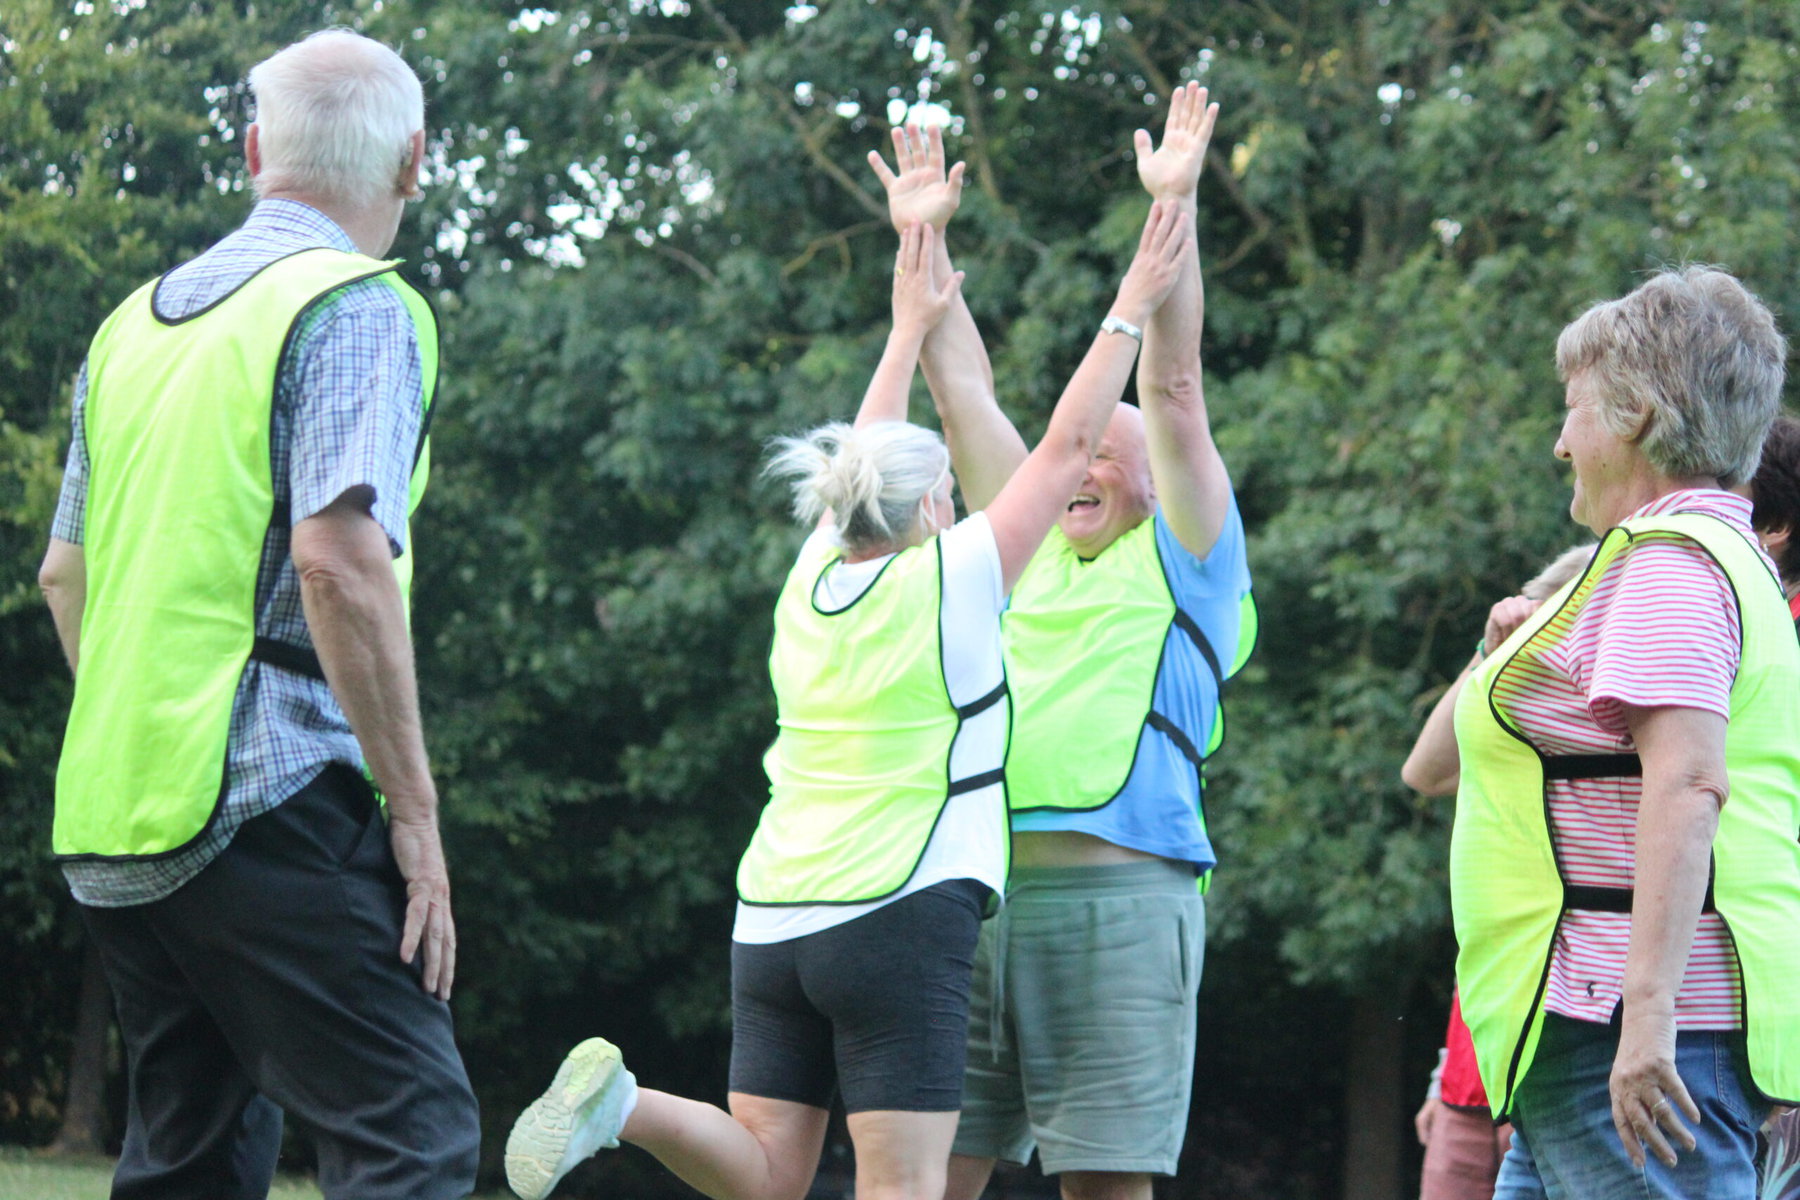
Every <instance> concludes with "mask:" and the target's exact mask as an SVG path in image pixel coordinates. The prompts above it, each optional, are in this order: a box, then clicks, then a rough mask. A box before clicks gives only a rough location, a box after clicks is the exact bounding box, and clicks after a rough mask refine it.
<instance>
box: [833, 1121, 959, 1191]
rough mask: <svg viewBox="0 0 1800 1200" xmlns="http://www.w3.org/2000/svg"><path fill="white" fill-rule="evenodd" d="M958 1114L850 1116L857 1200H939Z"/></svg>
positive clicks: (954, 1135)
mask: <svg viewBox="0 0 1800 1200" xmlns="http://www.w3.org/2000/svg"><path fill="white" fill-rule="evenodd" d="M961 1115H962V1114H961V1113H957V1112H936V1113H920V1112H859V1113H851V1114H850V1142H851V1144H852V1145H854V1146H855V1147H856V1200H940V1197H942V1196H943V1194H944V1182H945V1168H946V1165H947V1164H948V1162H949V1159H950V1143H951V1141H952V1140H953V1139H954V1138H955V1137H956V1122H957V1118H959V1117H960V1116H961Z"/></svg>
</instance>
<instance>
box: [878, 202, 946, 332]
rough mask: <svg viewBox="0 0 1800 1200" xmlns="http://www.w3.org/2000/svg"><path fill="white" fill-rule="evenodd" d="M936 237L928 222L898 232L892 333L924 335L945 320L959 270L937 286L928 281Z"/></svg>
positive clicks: (929, 279) (909, 226)
mask: <svg viewBox="0 0 1800 1200" xmlns="http://www.w3.org/2000/svg"><path fill="white" fill-rule="evenodd" d="M936 237H937V233H936V231H935V230H933V229H932V228H931V226H929V225H921V224H912V225H908V226H907V227H906V228H905V229H904V230H902V231H901V233H900V250H899V253H897V254H895V255H894V332H895V333H898V334H901V335H903V336H908V335H910V336H916V337H920V338H923V337H924V336H925V334H926V333H927V332H928V331H929V330H931V329H933V328H934V327H936V325H937V323H938V322H939V321H942V320H943V319H944V314H945V313H947V312H949V311H950V305H951V304H952V303H953V302H954V301H955V299H956V293H957V291H958V290H959V289H960V288H961V287H962V281H963V273H962V272H961V271H958V272H956V274H954V275H952V276H950V278H949V279H947V280H945V281H944V286H943V287H942V288H941V289H940V288H936V287H933V286H932V281H931V262H932V257H931V256H932V246H933V243H934V240H935V239H936Z"/></svg>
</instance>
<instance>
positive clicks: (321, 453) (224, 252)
mask: <svg viewBox="0 0 1800 1200" xmlns="http://www.w3.org/2000/svg"><path fill="white" fill-rule="evenodd" d="M317 246H329V247H333V248H335V249H339V250H355V249H356V247H355V245H354V244H353V243H352V242H351V240H350V238H349V236H348V235H347V234H345V232H344V231H343V230H342V229H340V228H339V227H338V226H337V224H336V223H335V222H333V221H332V220H331V219H330V218H328V217H326V216H325V215H324V214H323V213H321V212H319V211H318V210H317V209H314V208H311V207H309V206H308V205H305V204H301V203H298V202H296V201H292V200H267V201H264V202H262V203H261V204H258V205H257V206H256V207H255V209H253V210H252V211H251V213H250V218H249V220H247V221H245V222H244V224H243V226H242V227H241V228H239V229H238V230H236V231H235V232H233V233H232V234H230V235H229V236H227V237H226V238H225V239H224V240H223V241H221V242H219V243H218V244H217V245H215V246H213V247H212V248H211V249H210V250H208V251H206V252H205V253H204V254H202V255H200V257H198V258H196V259H194V260H193V261H191V262H188V263H185V264H183V265H182V266H180V267H177V268H176V269H175V270H174V271H172V272H170V273H169V275H168V277H167V281H166V283H165V284H164V286H163V287H162V289H161V292H160V294H159V297H158V310H159V311H160V312H161V314H162V315H163V316H167V317H183V316H187V315H189V314H191V313H194V312H196V311H198V310H200V309H202V308H204V307H206V306H207V305H209V304H212V303H215V302H217V301H218V300H220V299H222V298H224V296H225V295H226V294H227V293H229V292H231V291H233V290H235V289H236V288H238V287H240V286H242V285H243V283H244V282H245V281H246V280H248V279H249V278H250V277H251V276H252V275H254V274H255V273H256V272H257V271H259V270H261V269H262V268H264V267H266V266H268V265H269V264H270V263H272V262H274V261H275V260H276V259H278V258H282V257H284V256H286V255H289V254H293V253H295V252H296V251H299V250H306V249H311V248H313V247H317ZM420 370H421V368H420V361H419V347H418V341H417V335H416V332H415V330H414V328H413V323H412V317H411V315H410V314H409V313H408V312H407V310H406V305H405V304H404V302H402V301H401V299H400V298H399V297H398V296H397V295H395V293H394V290H393V289H392V288H391V287H389V286H387V285H386V284H385V283H382V282H380V281H364V282H362V283H356V284H352V285H350V286H349V287H346V288H344V289H342V290H340V291H339V292H337V293H335V294H334V295H332V296H330V297H329V298H327V299H326V300H325V301H323V302H322V303H320V304H319V305H317V306H315V307H314V309H313V310H312V312H311V313H310V314H308V316H307V317H306V319H305V320H304V321H303V322H302V324H301V326H300V328H299V329H298V330H297V331H296V332H295V336H294V338H293V340H292V343H291V344H290V345H289V347H288V350H287V353H286V355H285V356H284V357H283V358H282V360H281V364H280V367H279V368H278V374H277V378H276V384H275V407H274V413H273V416H272V419H271V422H270V434H271V444H270V459H271V463H272V466H273V470H274V482H275V499H276V502H277V504H278V505H279V503H280V502H282V501H284V500H285V501H286V502H287V504H288V511H289V519H290V521H292V522H299V521H303V520H305V519H306V518H307V517H310V516H312V515H313V514H315V513H317V512H319V511H320V510H321V509H323V508H325V507H326V506H327V505H329V504H330V503H331V502H332V501H334V500H336V499H337V498H338V497H339V496H342V495H343V494H344V493H345V492H347V491H350V490H351V489H353V488H366V489H368V490H369V492H370V493H372V494H373V495H374V497H375V503H374V517H375V519H376V520H377V521H378V522H380V524H381V527H382V528H383V529H384V530H386V531H387V536H388V541H389V542H390V543H391V544H392V549H393V551H394V553H395V554H396V555H397V554H399V553H400V550H401V548H402V547H403V546H404V545H405V541H406V500H407V490H408V486H409V483H410V479H411V476H412V468H413V453H414V450H415V448H416V446H417V443H418V437H419V417H420V413H419V387H420ZM86 400H87V372H86V368H85V367H84V368H83V370H82V374H81V376H80V377H79V379H78V380H77V381H76V385H75V419H74V426H75V435H74V441H73V442H72V444H71V445H70V447H69V462H68V467H67V469H66V471H65V473H64V475H63V488H62V498H61V500H60V502H59V503H58V505H57V509H56V520H55V523H54V524H53V525H52V527H51V536H53V537H56V538H60V539H62V540H63V541H67V542H77V543H79V542H80V541H81V540H82V529H83V525H84V522H85V519H86V513H87V481H88V457H87V443H86V439H85V438H84V436H83V432H82V409H83V406H84V405H85V403H86ZM171 466H172V468H173V469H178V467H175V465H174V464H171ZM289 540H290V531H289V528H288V527H284V526H277V527H276V528H273V529H271V530H270V531H269V536H268V538H267V539H266V540H265V542H264V543H263V553H262V564H261V567H260V568H259V570H258V574H257V583H256V632H257V633H258V634H259V635H260V636H263V637H268V638H274V639H276V640H277V641H282V642H289V643H292V644H294V645H299V646H311V645H312V638H311V636H310V635H309V634H308V632H307V628H306V616H305V614H304V613H303V612H302V611H301V607H300V583H299V580H298V578H297V577H296V575H295V572H294V564H293V561H292V559H290V558H289V556H288V543H289ZM362 761H363V759H362V753H361V751H360V750H359V749H358V747H357V744H356V738H355V737H354V736H352V734H351V732H350V724H349V722H348V721H346V720H345V719H344V713H343V710H342V709H340V708H339V707H338V704H337V701H336V700H335V699H334V698H333V697H332V695H331V689H330V688H328V687H327V686H326V685H325V684H323V683H321V682H319V681H317V680H314V679H310V678H308V677H306V676H304V675H297V674H294V673H293V672H290V671H284V670H281V669H280V668H276V667H270V666H266V665H264V664H261V663H256V662H252V663H250V664H249V667H248V669H247V670H246V671H245V672H244V677H243V679H242V681H241V682H240V683H239V684H238V690H237V697H236V699H235V700H234V701H233V702H232V709H231V732H230V735H229V738H228V741H227V745H226V751H225V773H226V789H225V798H224V804H223V807H222V809H221V810H220V812H219V814H218V818H217V819H216V820H215V821H214V822H213V824H212V826H211V828H209V829H208V830H207V831H206V833H205V834H204V835H203V836H202V837H201V838H200V840H199V841H197V842H195V843H194V844H193V845H191V846H189V847H188V848H187V849H185V850H183V851H180V852H179V853H176V854H172V855H170V856H168V857H166V858H159V859H149V860H140V861H131V862H98V861H73V862H65V863H64V864H63V873H64V875H66V876H67V877H68V880H69V886H70V889H71V890H72V891H73V892H74V893H75V898H76V899H77V900H79V901H80V902H81V903H83V904H91V905H95V906H98V907H103V908H115V907H120V906H123V905H129V904H146V903H149V902H150V901H152V900H160V899H161V898H162V897H164V896H167V895H168V894H169V893H171V892H173V891H174V890H175V889H176V888H178V887H180V886H181V885H182V884H184V883H186V882H187V881H188V880H189V879H192V878H193V877H194V876H195V875H197V874H198V873H199V872H200V870H201V868H203V867H204V866H206V864H207V863H209V862H211V861H212V860H213V859H214V858H216V857H217V856H218V854H219V852H220V851H221V850H223V849H224V848H225V847H226V845H227V844H228V843H229V842H230V841H231V839H232V836H233V835H234V834H236V833H237V831H238V829H239V827H240V826H242V825H243V823H244V822H245V821H247V820H249V819H250V818H251V817H254V816H258V815H260V814H262V813H265V812H268V811H269V810H270V809H272V808H274V807H275V806H276V805H277V804H280V803H281V802H282V801H283V800H285V799H287V798H288V797H289V796H291V795H293V794H294V793H295V792H297V791H299V790H300V789H301V788H303V787H305V786H306V785H307V784H308V783H310V782H311V781H312V779H313V777H314V776H316V775H317V774H318V773H319V772H320V771H321V770H323V769H324V767H325V766H326V765H327V764H329V763H333V762H341V763H347V764H349V765H351V766H354V767H361V766H362Z"/></svg>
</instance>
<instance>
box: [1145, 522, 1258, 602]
mask: <svg viewBox="0 0 1800 1200" xmlns="http://www.w3.org/2000/svg"><path fill="white" fill-rule="evenodd" d="M1156 548H1157V552H1158V553H1159V554H1160V555H1161V556H1162V562H1163V571H1164V573H1165V574H1166V575H1167V576H1168V579H1169V589H1170V591H1171V592H1173V593H1174V596H1175V602H1176V603H1177V604H1179V605H1181V606H1182V607H1183V608H1191V607H1193V606H1195V605H1197V604H1199V603H1201V602H1202V601H1205V600H1208V599H1215V598H1216V599H1223V600H1229V601H1230V602H1232V603H1234V604H1235V603H1236V602H1237V600H1238V599H1239V597H1241V596H1242V595H1243V594H1244V593H1245V592H1246V591H1248V590H1249V589H1250V567H1249V564H1248V563H1247V562H1246V561H1245V554H1244V519H1243V517H1242V516H1241V515H1240V514H1239V513H1238V506H1237V497H1236V496H1235V495H1233V496H1232V497H1231V500H1230V503H1229V505H1228V507H1227V508H1226V510H1225V520H1224V523H1223V524H1221V525H1220V526H1219V536H1218V539H1217V540H1216V541H1214V542H1213V544H1212V549H1210V550H1208V551H1207V552H1206V557H1205V558H1198V557H1196V556H1194V555H1193V554H1191V553H1189V552H1188V550H1187V548H1186V547H1184V546H1183V545H1182V544H1181V542H1180V541H1179V540H1178V539H1177V538H1176V537H1175V534H1174V532H1173V531H1171V530H1170V529H1169V525H1168V522H1167V521H1164V520H1163V519H1162V513H1161V510H1158V512H1157V515H1156Z"/></svg>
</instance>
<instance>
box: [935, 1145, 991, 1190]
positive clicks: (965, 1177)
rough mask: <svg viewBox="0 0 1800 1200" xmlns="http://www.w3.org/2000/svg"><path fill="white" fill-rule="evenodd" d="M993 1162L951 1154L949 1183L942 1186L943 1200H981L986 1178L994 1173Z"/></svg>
mask: <svg viewBox="0 0 1800 1200" xmlns="http://www.w3.org/2000/svg"><path fill="white" fill-rule="evenodd" d="M994 1162H995V1160H994V1159H991V1158H974V1157H971V1156H970V1155H967V1154H952V1155H951V1156H950V1175H949V1180H950V1181H949V1182H948V1183H947V1184H945V1185H944V1200H981V1193H982V1192H984V1191H986V1190H987V1184H988V1177H989V1176H990V1175H992V1174H993V1173H994Z"/></svg>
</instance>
